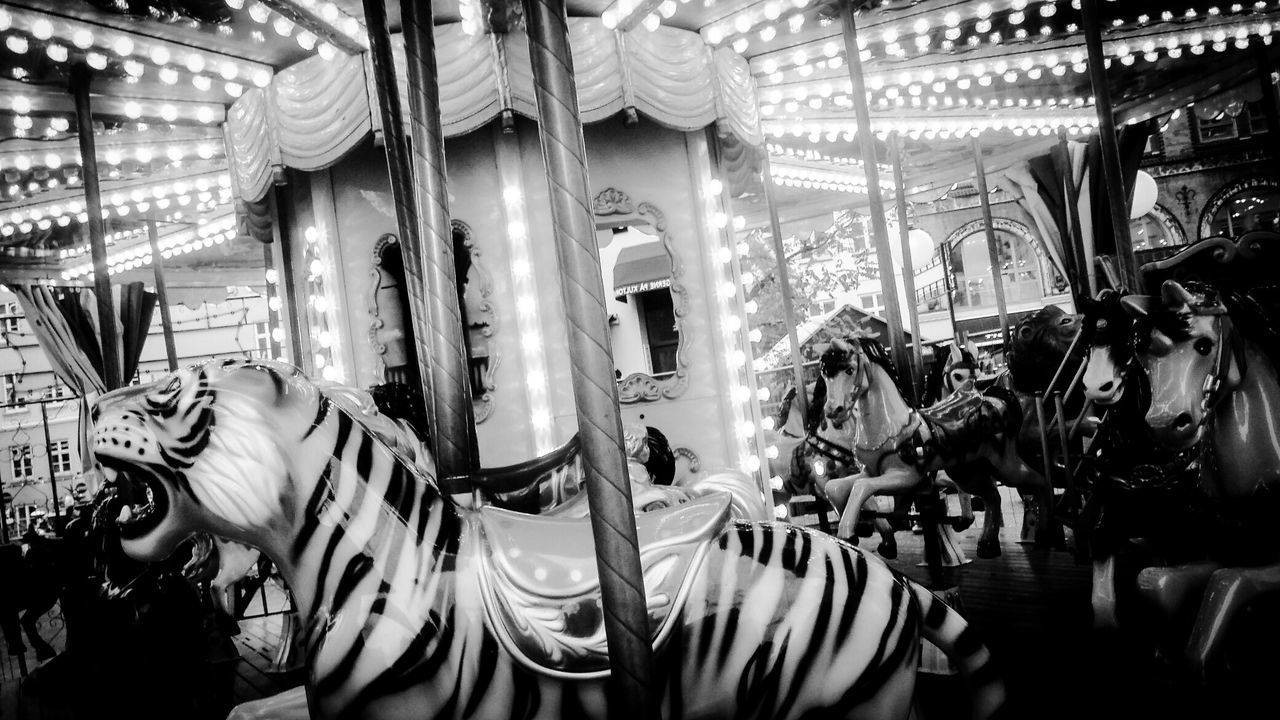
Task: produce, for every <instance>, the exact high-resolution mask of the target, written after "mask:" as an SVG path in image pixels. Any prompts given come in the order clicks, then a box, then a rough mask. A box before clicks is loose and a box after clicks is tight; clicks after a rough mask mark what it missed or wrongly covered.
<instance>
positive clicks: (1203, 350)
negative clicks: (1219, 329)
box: [1193, 338, 1213, 355]
mask: <svg viewBox="0 0 1280 720" xmlns="http://www.w3.org/2000/svg"><path fill="white" fill-rule="evenodd" d="M1193 347H1195V349H1196V352H1198V353H1200V354H1201V355H1208V354H1209V353H1211V352H1213V341H1212V340H1210V339H1209V338H1200V339H1199V340H1196V344H1195V345H1194V346H1193Z"/></svg>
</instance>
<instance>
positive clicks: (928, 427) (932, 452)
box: [898, 386, 1022, 465]
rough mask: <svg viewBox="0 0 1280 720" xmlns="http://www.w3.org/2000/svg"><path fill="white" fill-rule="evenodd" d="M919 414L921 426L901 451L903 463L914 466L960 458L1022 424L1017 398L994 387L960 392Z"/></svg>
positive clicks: (900, 447) (901, 446)
mask: <svg viewBox="0 0 1280 720" xmlns="http://www.w3.org/2000/svg"><path fill="white" fill-rule="evenodd" d="M918 412H919V414H920V419H921V423H920V426H919V427H918V428H917V430H916V432H915V433H913V434H912V435H911V436H910V437H908V438H907V439H906V441H905V442H904V443H903V444H902V445H900V446H899V447H898V454H899V455H900V456H901V457H902V459H903V461H904V462H906V463H908V464H912V465H923V464H927V463H928V462H929V461H930V460H932V459H933V458H934V457H936V456H938V455H942V456H944V457H958V456H960V455H963V454H964V453H965V452H966V451H967V450H969V449H972V448H974V447H976V446H978V445H979V444H981V443H983V442H986V441H988V440H990V439H991V438H992V437H994V436H996V435H999V434H1001V433H1005V432H1009V431H1010V430H1016V429H1017V428H1018V427H1019V426H1021V424H1022V410H1021V407H1020V406H1019V405H1018V401H1017V398H1016V397H1015V396H1014V395H1013V394H1012V393H1010V392H1008V391H1007V390H1004V389H1003V388H1000V387H994V386H993V387H990V388H988V389H987V390H986V391H985V392H978V391H977V390H972V389H961V390H957V391H955V392H953V393H951V394H950V395H948V396H947V397H945V398H943V399H942V400H941V401H939V402H938V403H937V404H935V405H934V406H933V407H928V408H923V409H921V410H919V411H918Z"/></svg>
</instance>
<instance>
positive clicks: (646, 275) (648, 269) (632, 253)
mask: <svg viewBox="0 0 1280 720" xmlns="http://www.w3.org/2000/svg"><path fill="white" fill-rule="evenodd" d="M670 286H671V258H670V257H669V256H668V255H667V251H666V249H665V248H663V247H662V242H661V241H658V240H654V241H651V242H647V243H644V244H642V245H633V246H631V247H628V248H623V249H622V250H621V251H620V252H619V253H618V261H617V262H616V263H614V265H613V295H614V297H622V296H624V295H632V294H634V293H641V292H645V291H646V290H657V289H658V288H664V287H670Z"/></svg>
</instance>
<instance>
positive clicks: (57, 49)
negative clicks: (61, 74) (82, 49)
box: [44, 43, 67, 63]
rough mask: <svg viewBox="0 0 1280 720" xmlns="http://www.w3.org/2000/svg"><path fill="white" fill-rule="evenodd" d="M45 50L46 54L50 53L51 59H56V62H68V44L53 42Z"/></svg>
mask: <svg viewBox="0 0 1280 720" xmlns="http://www.w3.org/2000/svg"><path fill="white" fill-rule="evenodd" d="M44 52H45V54H46V55H48V56H49V59H50V60H52V61H54V62H58V63H61V62H66V61H67V46H66V45H59V44H57V43H53V44H51V45H49V46H48V47H46V48H45V49H44Z"/></svg>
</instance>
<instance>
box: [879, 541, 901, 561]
mask: <svg viewBox="0 0 1280 720" xmlns="http://www.w3.org/2000/svg"><path fill="white" fill-rule="evenodd" d="M876 552H878V553H880V557H882V558H884V559H885V560H897V559H898V543H896V542H895V543H886V542H882V543H880V547H878V548H876Z"/></svg>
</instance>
